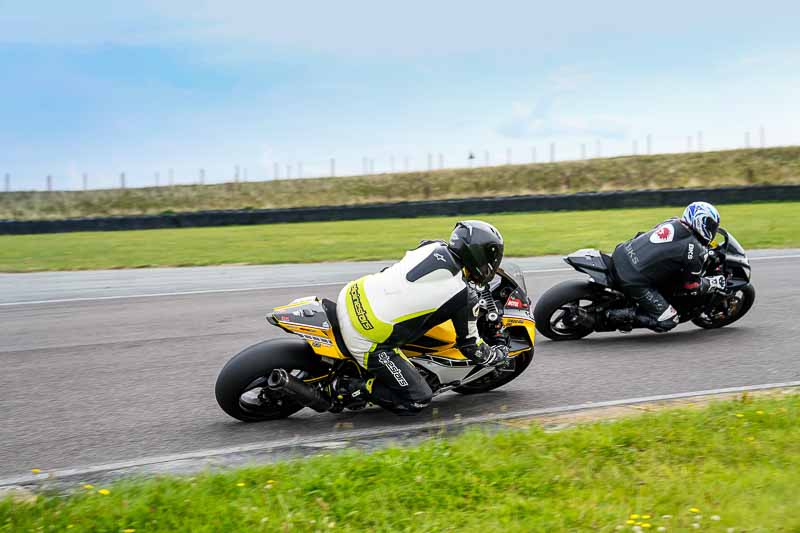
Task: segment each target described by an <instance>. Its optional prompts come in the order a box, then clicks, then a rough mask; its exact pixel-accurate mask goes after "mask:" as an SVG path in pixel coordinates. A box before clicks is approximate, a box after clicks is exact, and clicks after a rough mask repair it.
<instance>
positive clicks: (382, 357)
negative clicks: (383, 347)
mask: <svg viewBox="0 0 800 533" xmlns="http://www.w3.org/2000/svg"><path fill="white" fill-rule="evenodd" d="M378 361H380V362H381V364H382V365H384V366H385V367H386V368H388V369H389V372H391V373H392V375H393V376H394V379H396V380H397V383H399V384H400V386H401V387H408V381H406V378H405V377H404V376H403V373H402V372H401V371H400V369H399V368H397V365H396V364H394V361H392V360H391V359H389V356H388V355H386V352H381V353H380V354H379V355H378Z"/></svg>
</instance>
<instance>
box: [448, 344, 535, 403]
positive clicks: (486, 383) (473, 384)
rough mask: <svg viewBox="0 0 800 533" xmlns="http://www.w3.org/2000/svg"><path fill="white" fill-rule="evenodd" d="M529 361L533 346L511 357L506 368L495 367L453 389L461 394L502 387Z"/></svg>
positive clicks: (531, 356) (520, 372) (529, 362)
mask: <svg viewBox="0 0 800 533" xmlns="http://www.w3.org/2000/svg"><path fill="white" fill-rule="evenodd" d="M531 361H533V348H531V349H530V350H527V351H525V352H522V353H520V354H517V355H515V356H514V357H512V358H511V361H510V362H511V365H510V366H509V367H508V368H502V369H500V368H498V369H495V371H494V372H490V373H488V374H486V375H485V376H483V377H481V378H478V379H476V380H475V381H470V382H469V383H466V384H464V385H461V386H460V387H456V388H455V389H453V390H454V391H456V392H458V393H461V394H478V393H480V392H488V391H490V390H493V389H496V388H497V387H502V386H503V385H505V384H506V383H509V382H510V381H512V380H514V379H517V376H519V375H520V374H522V373H523V372H524V371H525V369H526V368H528V365H530V364H531Z"/></svg>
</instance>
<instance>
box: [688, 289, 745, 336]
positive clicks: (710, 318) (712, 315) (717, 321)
mask: <svg viewBox="0 0 800 533" xmlns="http://www.w3.org/2000/svg"><path fill="white" fill-rule="evenodd" d="M755 301H756V290H755V288H753V286H752V285H746V286H744V287H742V288H741V289H739V290H737V291H735V292H734V293H733V294H731V295H730V296H729V297H728V298H726V300H725V301H724V302H723V303H721V304H720V305H718V306H715V307H714V308H713V309H712V310H711V311H707V312H705V313H703V314H702V315H700V316H698V317H697V318H694V319H692V323H693V324H695V325H696V326H700V327H701V328H704V329H717V328H721V327H724V326H727V325H729V324H733V323H734V322H736V321H737V320H739V319H740V318H742V317H743V316H744V315H745V313H747V312H748V311H749V310H750V308H751V307H753V303H754V302H755Z"/></svg>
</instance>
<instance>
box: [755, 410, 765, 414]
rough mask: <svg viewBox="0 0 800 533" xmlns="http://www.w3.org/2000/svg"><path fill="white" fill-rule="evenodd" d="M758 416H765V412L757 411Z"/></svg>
mask: <svg viewBox="0 0 800 533" xmlns="http://www.w3.org/2000/svg"><path fill="white" fill-rule="evenodd" d="M756 414H757V415H763V414H764V411H756Z"/></svg>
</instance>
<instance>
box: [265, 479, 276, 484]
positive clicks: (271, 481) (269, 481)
mask: <svg viewBox="0 0 800 533" xmlns="http://www.w3.org/2000/svg"><path fill="white" fill-rule="evenodd" d="M267 483H275V480H274V479H268V480H267Z"/></svg>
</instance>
